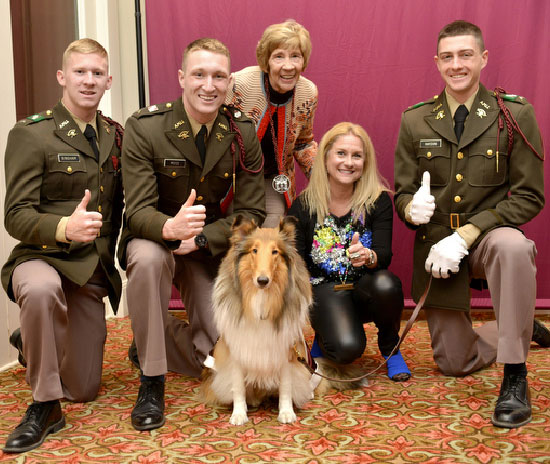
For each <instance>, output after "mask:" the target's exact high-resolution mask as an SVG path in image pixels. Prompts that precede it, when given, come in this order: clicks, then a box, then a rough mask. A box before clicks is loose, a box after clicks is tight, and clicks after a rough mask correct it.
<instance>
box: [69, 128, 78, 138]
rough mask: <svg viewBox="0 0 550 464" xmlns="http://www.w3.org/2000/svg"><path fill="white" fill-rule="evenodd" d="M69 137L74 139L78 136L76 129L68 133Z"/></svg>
mask: <svg viewBox="0 0 550 464" xmlns="http://www.w3.org/2000/svg"><path fill="white" fill-rule="evenodd" d="M67 135H68V136H69V137H74V136H75V135H76V131H75V130H74V129H71V130H70V131H69V132H67Z"/></svg>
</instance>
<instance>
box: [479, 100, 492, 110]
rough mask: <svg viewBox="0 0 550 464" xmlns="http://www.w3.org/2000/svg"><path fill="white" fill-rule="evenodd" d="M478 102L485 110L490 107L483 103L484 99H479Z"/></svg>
mask: <svg viewBox="0 0 550 464" xmlns="http://www.w3.org/2000/svg"><path fill="white" fill-rule="evenodd" d="M479 104H480V105H481V106H483V108H485V109H486V110H488V109H489V108H491V106H490V105H488V104H487V103H485V102H484V101H480V102H479Z"/></svg>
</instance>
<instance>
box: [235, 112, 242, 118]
mask: <svg viewBox="0 0 550 464" xmlns="http://www.w3.org/2000/svg"><path fill="white" fill-rule="evenodd" d="M241 114H242V113H241V112H240V111H239V110H235V112H234V113H233V115H234V116H235V117H236V118H240V117H241Z"/></svg>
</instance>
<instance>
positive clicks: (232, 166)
mask: <svg viewBox="0 0 550 464" xmlns="http://www.w3.org/2000/svg"><path fill="white" fill-rule="evenodd" d="M226 111H227V112H231V113H230V114H232V117H233V120H234V121H235V123H236V124H237V126H238V128H239V129H240V131H241V134H242V138H243V143H244V147H245V149H246V154H245V157H244V159H243V160H240V155H239V153H240V151H239V145H238V143H237V138H236V135H235V132H232V131H231V128H230V125H229V120H228V115H227V114H226ZM232 143H234V147H235V154H234V155H232V153H231V145H232ZM122 151H123V156H122V158H123V173H124V176H125V181H124V190H125V196H126V213H125V221H126V222H125V230H124V232H123V237H122V239H121V244H120V245H119V259H120V263H121V265H122V267H123V268H125V266H126V245H127V243H128V241H129V240H130V239H131V238H133V237H137V238H144V239H148V240H152V241H155V242H158V243H161V244H163V245H164V246H166V247H167V248H169V249H172V250H173V249H176V248H178V246H179V243H180V242H179V241H166V240H164V239H163V238H162V228H163V226H164V223H165V222H166V220H167V219H169V218H170V217H173V216H175V215H176V214H177V213H178V211H179V210H180V208H181V206H182V205H183V203H185V201H186V200H187V198H188V197H189V194H190V193H191V189H193V188H194V189H195V190H196V192H197V197H196V201H195V204H202V205H205V206H206V225H205V227H204V229H203V234H204V235H205V236H206V238H207V240H208V249H209V250H210V252H211V253H212V255H213V256H216V255H218V254H220V253H224V252H225V251H226V250H227V249H228V247H229V241H228V239H229V236H230V229H231V224H232V223H233V219H234V217H235V216H236V215H237V214H243V215H246V216H248V217H249V218H251V219H254V220H255V221H256V223H257V224H261V223H262V222H263V220H264V218H265V192H264V189H265V187H264V179H263V168H262V152H261V148H260V144H259V142H258V138H257V137H256V132H255V130H254V124H253V123H252V121H250V120H249V119H247V118H246V117H245V116H244V115H242V114H241V112H240V111H237V110H235V109H234V108H231V107H226V106H225V105H223V106H222V107H221V108H220V110H219V113H218V116H217V118H216V120H215V122H214V125H213V127H212V130H211V133H210V135H209V137H208V139H207V141H206V157H205V164H204V166H203V165H202V162H201V158H200V155H199V152H198V150H197V147H196V146H195V141H194V137H193V132H192V130H191V124H190V123H189V119H188V117H187V114H186V113H185V109H184V106H183V103H182V101H181V99H178V100H176V101H174V102H171V103H166V104H163V105H153V106H150V107H148V108H143V109H141V110H139V111H137V112H136V113H134V114H133V115H132V116H130V118H128V120H127V122H126V126H125V137H124V145H123V150H122ZM241 161H242V164H243V165H244V168H243V165H242V164H241ZM245 168H246V169H245ZM247 170H248V171H247ZM249 171H256V172H249ZM233 174H234V175H233ZM233 178H234V181H233ZM231 197H233V201H232V206H233V213H232V214H231V215H228V214H226V212H225V206H226V203H227V201H228V200H230V199H231Z"/></svg>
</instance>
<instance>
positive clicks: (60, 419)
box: [4, 401, 65, 453]
mask: <svg viewBox="0 0 550 464" xmlns="http://www.w3.org/2000/svg"><path fill="white" fill-rule="evenodd" d="M63 427H65V417H64V416H63V413H62V412H61V405H60V404H59V401H48V402H45V403H39V402H34V403H32V404H31V405H30V406H29V407H28V409H27V412H26V413H25V415H24V416H23V419H22V420H21V422H20V423H19V425H18V426H17V427H15V430H14V431H13V432H12V433H10V434H9V436H8V439H7V440H6V445H5V446H4V452H5V453H23V452H25V451H29V450H32V449H34V448H37V447H38V446H40V445H41V444H42V442H43V441H44V439H45V438H46V436H47V435H48V434H50V433H55V432H57V431H59V430H61V429H62V428H63Z"/></svg>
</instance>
